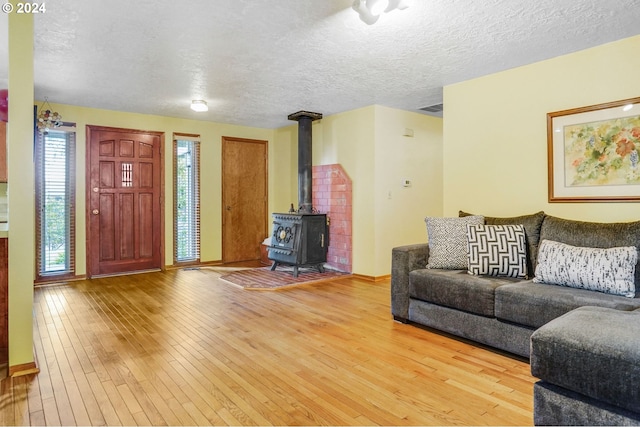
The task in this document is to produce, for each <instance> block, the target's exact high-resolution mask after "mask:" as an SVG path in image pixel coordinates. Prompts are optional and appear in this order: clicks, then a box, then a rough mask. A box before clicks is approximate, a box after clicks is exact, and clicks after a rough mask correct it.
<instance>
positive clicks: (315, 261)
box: [268, 213, 329, 277]
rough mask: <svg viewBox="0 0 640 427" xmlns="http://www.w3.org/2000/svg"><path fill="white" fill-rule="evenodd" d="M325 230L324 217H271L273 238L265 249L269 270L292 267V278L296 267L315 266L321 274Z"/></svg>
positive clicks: (326, 235)
mask: <svg viewBox="0 0 640 427" xmlns="http://www.w3.org/2000/svg"><path fill="white" fill-rule="evenodd" d="M328 232H329V228H328V227H327V215H325V214H295V213H293V214H285V213H282V214H280V213H275V214H273V235H272V236H271V245H270V246H269V248H268V251H269V259H270V260H272V261H273V265H272V266H271V270H275V269H276V267H277V266H278V265H279V264H284V265H290V266H293V276H294V277H298V267H303V266H309V267H315V268H317V269H318V271H319V272H321V273H322V272H324V263H325V262H327V247H328V245H329V233H328Z"/></svg>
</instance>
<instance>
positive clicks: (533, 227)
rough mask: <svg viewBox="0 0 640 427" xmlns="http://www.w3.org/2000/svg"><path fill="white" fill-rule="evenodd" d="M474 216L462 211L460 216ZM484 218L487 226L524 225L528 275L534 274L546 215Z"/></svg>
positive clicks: (539, 213)
mask: <svg viewBox="0 0 640 427" xmlns="http://www.w3.org/2000/svg"><path fill="white" fill-rule="evenodd" d="M469 215H473V214H470V213H467V212H463V211H460V212H459V216H461V217H462V216H469ZM483 216H484V223H485V224H487V225H518V224H522V225H524V234H525V235H526V236H527V274H530V275H532V274H533V267H534V266H535V265H536V258H537V256H538V243H539V242H540V229H541V227H542V222H543V221H544V219H545V217H546V215H545V213H544V212H542V211H540V212H537V213H534V214H530V215H520V216H511V217H492V216H486V215H483Z"/></svg>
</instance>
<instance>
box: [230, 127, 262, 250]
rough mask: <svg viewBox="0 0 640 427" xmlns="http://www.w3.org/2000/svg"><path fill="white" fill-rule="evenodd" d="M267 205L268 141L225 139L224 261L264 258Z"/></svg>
mask: <svg viewBox="0 0 640 427" xmlns="http://www.w3.org/2000/svg"><path fill="white" fill-rule="evenodd" d="M267 203H268V199H267V141H259V140H253V139H241V138H230V137H223V138H222V260H223V262H238V261H248V260H256V259H260V244H261V243H262V241H263V240H264V239H265V238H266V237H267V236H268V231H267Z"/></svg>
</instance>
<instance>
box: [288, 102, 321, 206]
mask: <svg viewBox="0 0 640 427" xmlns="http://www.w3.org/2000/svg"><path fill="white" fill-rule="evenodd" d="M287 118H288V119H289V120H295V121H297V122H298V212H299V213H309V214H310V213H313V194H312V188H311V187H312V185H311V184H312V167H313V165H312V158H311V156H312V154H313V147H312V141H311V123H312V122H313V121H315V120H319V119H321V118H322V114H321V113H312V112H310V111H298V112H297V113H293V114H289V116H287Z"/></svg>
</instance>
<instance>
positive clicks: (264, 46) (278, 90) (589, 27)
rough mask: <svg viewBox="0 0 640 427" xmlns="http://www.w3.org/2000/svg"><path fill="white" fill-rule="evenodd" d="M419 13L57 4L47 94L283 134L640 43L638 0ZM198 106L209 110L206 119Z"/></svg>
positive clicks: (459, 1)
mask: <svg viewBox="0 0 640 427" xmlns="http://www.w3.org/2000/svg"><path fill="white" fill-rule="evenodd" d="M409 4H410V7H409V8H408V9H406V10H403V11H399V10H396V11H393V12H390V13H388V14H386V15H383V16H382V17H381V18H380V20H379V21H378V22H377V23H376V24H374V25H371V26H369V25H366V24H365V23H363V22H362V21H360V20H359V18H358V15H357V14H356V12H355V11H353V9H351V5H352V0H188V1H187V0H171V1H169V0H136V1H131V0H92V1H87V0H56V1H51V2H46V8H47V10H46V12H45V13H44V14H40V15H36V16H35V52H34V67H35V95H36V98H37V99H40V100H42V99H44V98H45V97H46V98H48V99H49V101H51V102H56V103H64V104H73V105H80V106H88V107H96V108H104V109H111V110H119V111H128V112H139V113H147V114H157V115H163V116H171V117H183V118H192V119H200V120H209V121H215V122H222V123H232V124H238V125H245V126H256V127H264V128H275V127H280V126H284V125H288V124H291V122H289V121H287V115H288V114H290V113H293V112H295V111H298V110H310V111H316V112H320V113H323V114H325V115H330V114H335V113H339V112H342V111H348V110H351V109H354V108H358V107H363V106H367V105H371V104H381V105H386V106H389V107H393V108H399V109H403V110H409V111H417V110H418V109H419V108H420V107H424V106H429V105H432V104H438V103H440V102H442V87H443V86H445V85H449V84H452V83H456V82H459V81H463V80H467V79H470V78H474V77H479V76H482V75H486V74H490V73H494V72H497V71H501V70H505V69H509V68H513V67H517V66H520V65H525V64H530V63H532V62H536V61H540V60H543V59H548V58H552V57H555V56H559V55H563V54H566V53H570V52H574V51H577V50H581V49H585V48H589V47H592V46H595V45H599V44H603V43H607V42H610V41H614V40H619V39H622V38H626V37H630V36H633V35H637V34H640V24H639V22H640V6H639V4H638V0H606V1H602V0H535V1H533V0H409ZM0 16H1V17H2V18H1V19H0V29H1V30H2V31H3V32H4V34H6V31H7V30H6V27H7V19H6V15H5V14H0ZM2 39H5V40H6V37H3V38H2ZM0 43H2V42H0ZM639 51H640V47H639ZM0 55H4V57H6V55H7V48H6V45H5V46H2V47H0ZM6 63H7V61H6V60H5V61H1V62H0V85H2V84H3V83H4V87H6V75H7V66H6ZM612 66H620V64H612ZM192 99H205V100H206V101H207V102H208V103H209V107H210V108H209V112H207V113H195V112H192V111H191V110H190V109H189V103H190V101H191V100H192ZM445 112H446V105H445ZM445 114H446V113H445ZM65 119H68V120H73V118H71V117H68V118H67V117H65Z"/></svg>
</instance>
